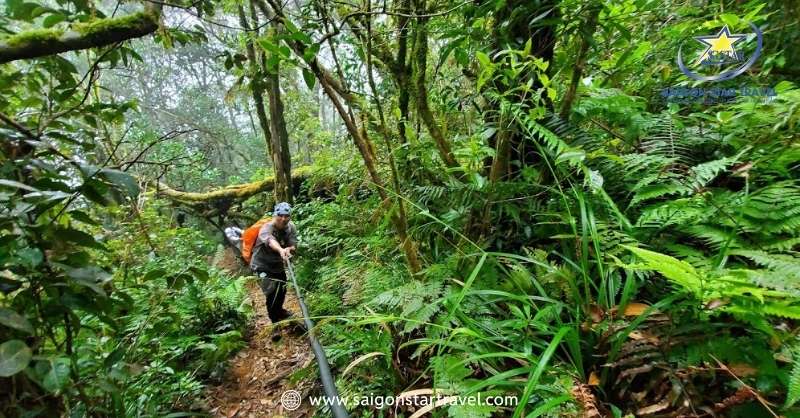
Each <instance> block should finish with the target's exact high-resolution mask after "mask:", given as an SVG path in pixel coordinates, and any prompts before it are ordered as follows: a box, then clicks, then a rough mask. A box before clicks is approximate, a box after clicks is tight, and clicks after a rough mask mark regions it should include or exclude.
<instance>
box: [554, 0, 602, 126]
mask: <svg viewBox="0 0 800 418" xmlns="http://www.w3.org/2000/svg"><path fill="white" fill-rule="evenodd" d="M600 9H602V7H600V6H599V5H595V6H594V7H592V8H590V9H589V17H588V18H586V24H585V25H583V26H582V30H581V31H580V36H581V41H580V45H579V46H578V56H577V57H576V58H575V67H574V68H573V69H572V79H571V80H570V83H569V88H567V92H566V94H564V100H563V101H562V102H561V112H560V113H559V117H561V119H564V120H567V119H569V114H570V111H571V110H572V105H573V103H574V102H575V96H576V94H577V91H578V83H580V81H581V77H582V76H583V70H584V68H585V67H586V56H587V55H588V53H589V47H590V46H591V45H592V37H593V36H594V31H595V30H596V29H597V17H598V15H599V14H600Z"/></svg>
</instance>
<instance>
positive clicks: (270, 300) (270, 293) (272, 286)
mask: <svg viewBox="0 0 800 418" xmlns="http://www.w3.org/2000/svg"><path fill="white" fill-rule="evenodd" d="M259 277H261V276H259ZM259 284H260V285H261V292H263V293H264V302H265V305H266V307H267V316H269V319H271V320H272V322H277V321H279V320H280V311H277V312H276V311H275V308H274V305H275V300H276V299H277V293H278V292H277V290H278V284H279V283H278V282H276V281H275V279H273V278H272V277H262V278H261V282H260V283H259Z"/></svg>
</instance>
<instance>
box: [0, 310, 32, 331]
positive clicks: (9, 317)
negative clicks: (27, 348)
mask: <svg viewBox="0 0 800 418" xmlns="http://www.w3.org/2000/svg"><path fill="white" fill-rule="evenodd" d="M0 324H3V325H5V326H7V327H10V328H14V329H18V330H20V331H25V332H27V333H28V334H33V326H32V325H31V323H30V322H28V319H27V318H25V317H24V316H22V315H20V314H18V313H16V312H14V311H12V310H11V309H6V308H0Z"/></svg>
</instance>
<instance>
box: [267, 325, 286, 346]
mask: <svg viewBox="0 0 800 418" xmlns="http://www.w3.org/2000/svg"><path fill="white" fill-rule="evenodd" d="M281 337H283V334H281V330H280V328H278V327H275V328H274V329H273V330H272V335H270V337H269V339H270V340H272V342H274V343H276V342H278V341H280V340H281Z"/></svg>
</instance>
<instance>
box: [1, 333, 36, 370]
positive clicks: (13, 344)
mask: <svg viewBox="0 0 800 418" xmlns="http://www.w3.org/2000/svg"><path fill="white" fill-rule="evenodd" d="M32 356H33V353H31V349H30V348H29V347H28V346H27V345H26V344H25V343H24V342H22V341H20V340H11V341H6V342H4V343H3V344H0V377H9V376H13V375H15V374H17V373H19V372H21V371H22V370H25V368H26V367H28V363H30V362H31V357H32Z"/></svg>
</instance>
